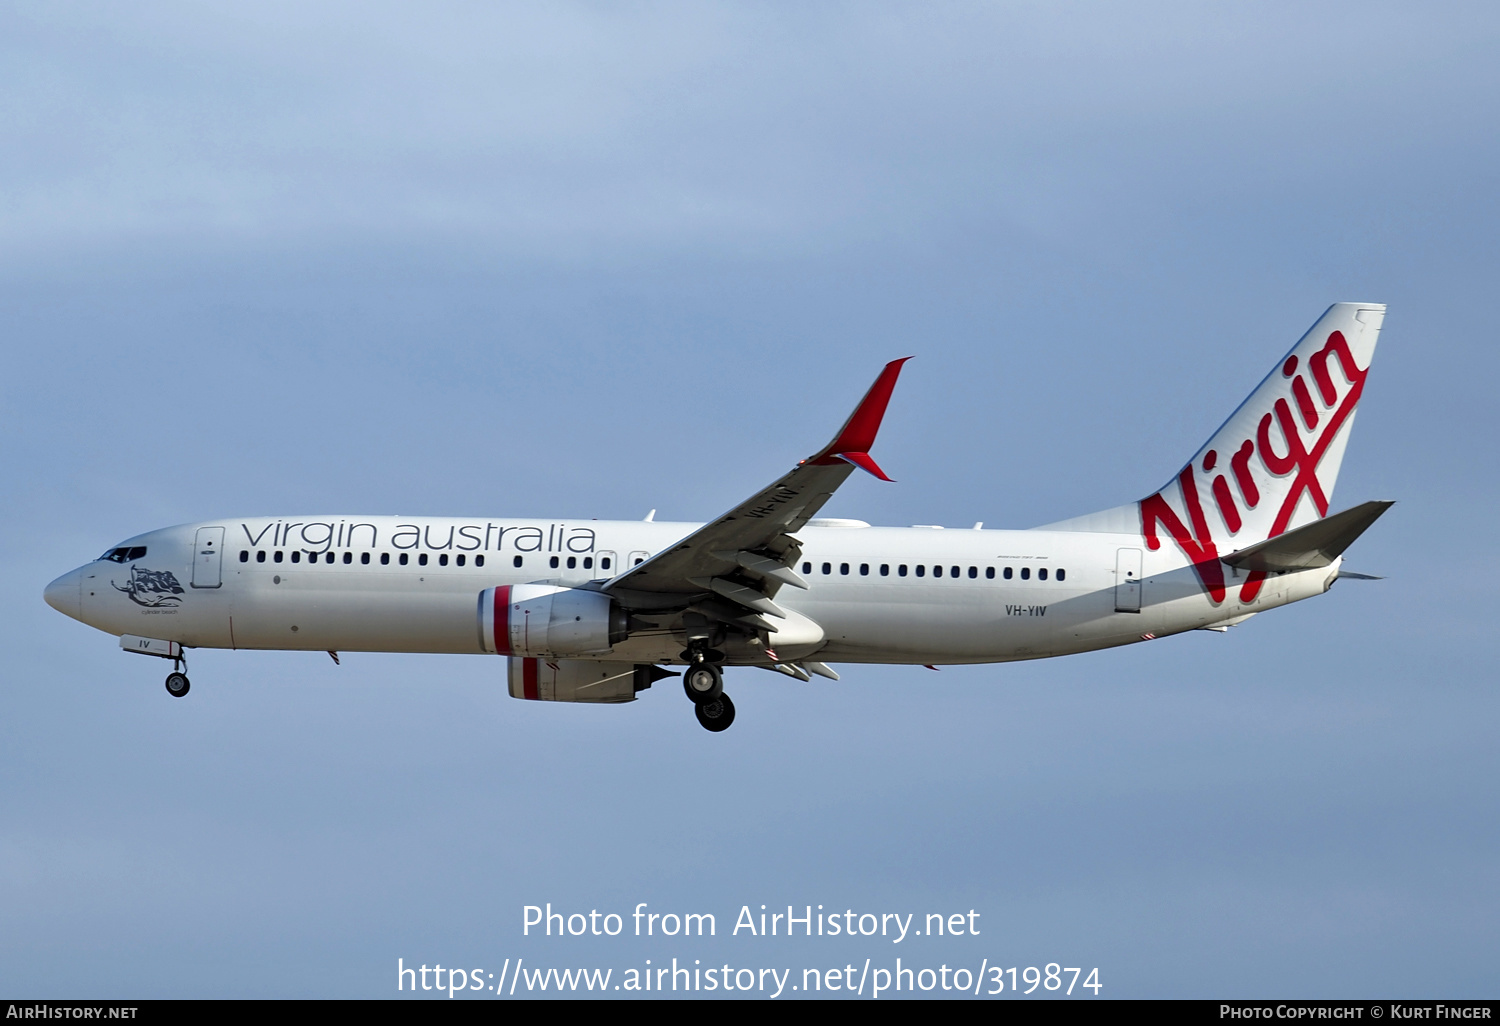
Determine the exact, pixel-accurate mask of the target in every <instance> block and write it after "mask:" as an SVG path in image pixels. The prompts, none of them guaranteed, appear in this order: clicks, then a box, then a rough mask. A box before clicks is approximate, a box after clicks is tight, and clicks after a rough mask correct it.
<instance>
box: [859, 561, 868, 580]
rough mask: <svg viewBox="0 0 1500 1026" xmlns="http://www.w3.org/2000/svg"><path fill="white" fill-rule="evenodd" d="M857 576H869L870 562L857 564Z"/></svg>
mask: <svg viewBox="0 0 1500 1026" xmlns="http://www.w3.org/2000/svg"><path fill="white" fill-rule="evenodd" d="M859 576H861V577H869V576H870V564H869V563H861V564H859Z"/></svg>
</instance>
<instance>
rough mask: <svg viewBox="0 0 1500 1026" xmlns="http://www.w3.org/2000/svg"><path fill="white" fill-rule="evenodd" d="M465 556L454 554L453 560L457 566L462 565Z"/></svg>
mask: <svg viewBox="0 0 1500 1026" xmlns="http://www.w3.org/2000/svg"><path fill="white" fill-rule="evenodd" d="M466 558H467V557H465V556H462V555H459V556H454V557H453V562H455V563H457V564H458V565H459V566H463V565H464V562H465V560H466Z"/></svg>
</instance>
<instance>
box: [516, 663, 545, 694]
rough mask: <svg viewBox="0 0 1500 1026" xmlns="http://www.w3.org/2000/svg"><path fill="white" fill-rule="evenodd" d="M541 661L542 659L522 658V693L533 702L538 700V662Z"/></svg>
mask: <svg viewBox="0 0 1500 1026" xmlns="http://www.w3.org/2000/svg"><path fill="white" fill-rule="evenodd" d="M540 662H541V660H540V659H522V660H521V693H522V694H523V695H525V696H526V697H527V698H529V699H531V700H532V701H533V702H535V701H536V675H537V669H538V666H537V664H538V663H540Z"/></svg>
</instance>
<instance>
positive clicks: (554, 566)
mask: <svg viewBox="0 0 1500 1026" xmlns="http://www.w3.org/2000/svg"><path fill="white" fill-rule="evenodd" d="M547 565H548V566H550V567H551V568H552V569H554V570H556V569H557V557H556V556H553V557H552V558H551V559H549V560H548V561H547Z"/></svg>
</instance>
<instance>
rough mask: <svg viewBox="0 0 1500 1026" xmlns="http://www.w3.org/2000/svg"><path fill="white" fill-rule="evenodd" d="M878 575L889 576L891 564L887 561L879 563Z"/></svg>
mask: <svg viewBox="0 0 1500 1026" xmlns="http://www.w3.org/2000/svg"><path fill="white" fill-rule="evenodd" d="M880 576H881V577H889V576H891V564H889V563H881V564H880Z"/></svg>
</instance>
